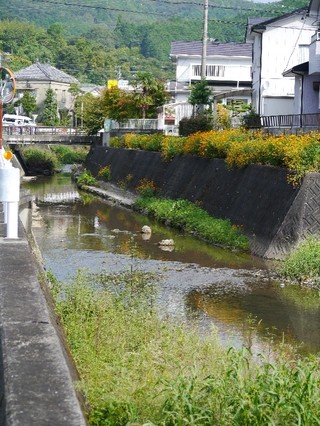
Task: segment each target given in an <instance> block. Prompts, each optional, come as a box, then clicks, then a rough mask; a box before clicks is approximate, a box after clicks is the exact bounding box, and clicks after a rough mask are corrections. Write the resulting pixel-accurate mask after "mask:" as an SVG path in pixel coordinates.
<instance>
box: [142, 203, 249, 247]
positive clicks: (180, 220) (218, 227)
mask: <svg viewBox="0 0 320 426" xmlns="http://www.w3.org/2000/svg"><path fill="white" fill-rule="evenodd" d="M135 206H136V208H137V209H138V210H140V211H142V212H143V213H144V214H147V215H148V216H150V217H153V218H155V219H156V220H158V221H159V222H162V223H166V224H168V225H170V226H172V227H175V228H178V229H182V230H184V231H186V232H189V233H193V234H194V235H196V236H198V237H200V238H203V239H204V240H206V241H208V242H209V243H212V244H220V245H222V246H224V247H231V248H235V249H240V250H248V248H249V241H248V239H247V237H246V236H245V235H244V234H243V233H242V231H241V227H238V226H235V225H232V223H231V222H230V221H229V220H226V219H217V218H214V217H212V216H210V215H209V214H208V213H207V212H206V211H205V210H203V209H201V208H200V207H198V206H197V205H195V204H194V203H191V202H190V201H187V200H170V199H167V198H158V197H153V196H151V197H140V198H139V199H138V200H137V201H136V203H135Z"/></svg>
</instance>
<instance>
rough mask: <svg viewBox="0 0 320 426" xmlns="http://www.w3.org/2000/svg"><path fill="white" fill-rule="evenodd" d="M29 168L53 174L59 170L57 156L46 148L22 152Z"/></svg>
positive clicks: (28, 149) (27, 149)
mask: <svg viewBox="0 0 320 426" xmlns="http://www.w3.org/2000/svg"><path fill="white" fill-rule="evenodd" d="M22 155H23V157H24V159H25V161H26V164H27V166H28V168H30V169H36V170H42V171H46V172H47V173H50V174H53V173H54V172H56V171H57V170H58V167H59V162H58V159H57V156H56V155H55V154H54V153H53V152H51V151H49V150H48V149H44V148H26V149H24V150H23V151H22Z"/></svg>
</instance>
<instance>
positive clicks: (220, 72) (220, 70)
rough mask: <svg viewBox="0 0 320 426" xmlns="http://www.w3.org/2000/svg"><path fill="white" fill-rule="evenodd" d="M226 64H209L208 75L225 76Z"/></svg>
mask: <svg viewBox="0 0 320 426" xmlns="http://www.w3.org/2000/svg"><path fill="white" fill-rule="evenodd" d="M225 68H226V67H225V66H223V65H207V77H224V72H225Z"/></svg>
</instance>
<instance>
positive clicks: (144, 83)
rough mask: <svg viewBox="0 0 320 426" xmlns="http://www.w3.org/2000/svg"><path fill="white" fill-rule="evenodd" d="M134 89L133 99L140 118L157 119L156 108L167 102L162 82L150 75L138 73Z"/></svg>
mask: <svg viewBox="0 0 320 426" xmlns="http://www.w3.org/2000/svg"><path fill="white" fill-rule="evenodd" d="M134 87H135V92H134V95H133V97H134V101H135V104H136V106H137V107H138V108H139V109H140V111H141V115H140V118H157V116H158V110H157V108H158V107H159V106H162V105H163V104H165V103H166V100H167V94H166V92H165V89H164V85H163V82H161V81H159V80H157V79H156V78H154V77H153V76H152V75H151V74H150V73H138V75H137V79H136V81H135V82H134Z"/></svg>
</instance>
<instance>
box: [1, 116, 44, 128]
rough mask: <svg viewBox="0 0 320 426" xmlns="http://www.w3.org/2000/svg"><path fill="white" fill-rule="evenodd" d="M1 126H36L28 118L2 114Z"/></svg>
mask: <svg viewBox="0 0 320 426" xmlns="http://www.w3.org/2000/svg"><path fill="white" fill-rule="evenodd" d="M2 124H4V125H7V126H31V127H35V126H36V125H37V124H36V123H35V122H34V121H33V120H32V118H30V117H26V116H24V115H15V114H4V116H3V117H2Z"/></svg>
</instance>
